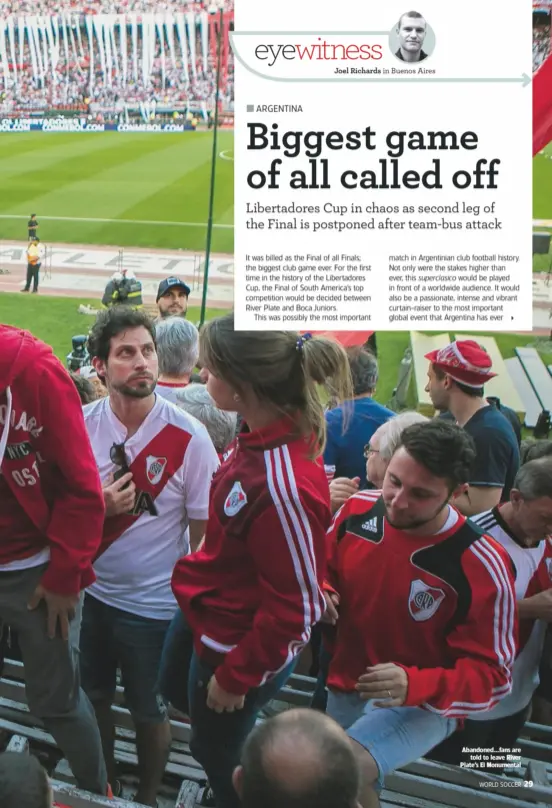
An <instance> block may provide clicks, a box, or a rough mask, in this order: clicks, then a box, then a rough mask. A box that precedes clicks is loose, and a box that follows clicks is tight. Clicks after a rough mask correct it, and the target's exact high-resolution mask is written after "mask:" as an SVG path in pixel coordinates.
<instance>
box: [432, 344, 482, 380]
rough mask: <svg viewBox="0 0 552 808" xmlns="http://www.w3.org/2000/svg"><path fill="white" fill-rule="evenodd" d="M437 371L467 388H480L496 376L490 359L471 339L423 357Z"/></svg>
mask: <svg viewBox="0 0 552 808" xmlns="http://www.w3.org/2000/svg"><path fill="white" fill-rule="evenodd" d="M425 358H426V359H429V361H430V362H432V363H433V364H434V365H435V366H436V367H437V368H439V370H442V371H443V373H446V374H447V376H450V378H451V379H454V381H455V382H459V383H460V384H465V385H466V386H467V387H473V388H480V387H483V386H484V385H485V384H486V383H487V382H488V381H490V380H491V379H493V378H494V377H495V376H496V373H493V372H492V370H491V368H492V366H493V363H492V360H491V357H490V356H489V354H488V353H487V351H485V350H484V349H483V348H482V347H481V345H478V344H477V342H474V340H472V339H465V340H457V341H455V342H451V343H450V345H447V346H446V347H445V348H441V349H440V350H438V351H431V353H428V354H426V355H425Z"/></svg>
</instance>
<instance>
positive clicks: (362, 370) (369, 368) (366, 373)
mask: <svg viewBox="0 0 552 808" xmlns="http://www.w3.org/2000/svg"><path fill="white" fill-rule="evenodd" d="M347 357H348V359H349V367H350V369H351V376H352V379H353V395H354V398H353V399H352V400H351V401H344V402H342V403H341V404H340V405H339V406H337V407H335V409H332V410H328V412H327V413H326V424H327V438H326V448H325V450H324V465H325V467H326V474H327V476H328V479H332V478H338V477H346V478H348V479H350V480H353V479H355V478H356V479H357V480H358V481H359V484H360V485H363V484H365V483H366V463H365V460H364V455H363V450H364V447H365V446H366V444H367V443H369V441H370V438H371V437H372V435H373V434H374V432H375V431H376V429H377V428H378V427H379V426H381V424H383V423H384V422H385V421H387V420H388V419H389V418H392V416H393V415H394V413H393V412H392V411H391V410H388V409H387V407H384V406H383V405H382V404H378V402H377V401H374V399H373V398H372V396H373V394H374V393H375V391H376V384H377V381H378V363H377V359H376V358H375V356H373V354H371V353H370V352H369V351H367V350H366V349H365V348H362V347H356V348H348V349H347Z"/></svg>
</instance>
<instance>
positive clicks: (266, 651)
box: [172, 419, 331, 695]
mask: <svg viewBox="0 0 552 808" xmlns="http://www.w3.org/2000/svg"><path fill="white" fill-rule="evenodd" d="M292 429H293V424H292V422H291V421H290V420H289V419H285V420H283V421H279V422H277V423H275V424H272V425H271V426H269V427H267V428H265V429H262V430H258V431H254V432H247V431H243V432H242V433H241V434H240V435H239V437H238V439H237V440H236V441H235V443H234V444H233V445H232V447H231V448H230V450H229V452H228V453H227V455H226V460H225V461H224V462H223V463H222V465H221V467H220V468H219V470H218V471H217V473H216V474H215V476H214V478H213V483H212V487H211V494H210V502H209V520H208V523H207V530H206V534H205V542H204V545H203V546H202V548H201V549H200V550H199V551H198V552H196V553H193V554H192V555H189V556H186V557H184V558H182V559H181V560H180V561H179V562H178V563H177V565H176V567H175V570H174V573H173V579H172V586H173V592H174V594H175V597H176V599H177V601H178V603H179V605H180V607H181V609H182V611H183V612H184V615H185V617H186V620H187V622H188V624H189V625H190V627H191V629H192V632H193V634H194V644H195V648H196V650H197V653H198V654H199V656H200V657H201V656H204V657H205V658H208V657H209V656H211V657H212V655H213V652H218V653H219V654H221V657H220V659H221V664H220V665H219V666H218V667H217V681H218V682H219V684H220V686H221V687H222V688H223V689H224V690H226V691H228V692H229V693H235V694H236V695H241V694H245V693H247V692H248V691H249V690H250V689H251V688H255V687H259V686H260V685H262V684H264V683H265V682H266V681H268V680H269V679H270V678H271V677H272V676H274V675H275V674H276V673H277V672H279V671H280V670H281V669H282V668H283V667H284V666H285V665H287V664H288V663H289V662H291V660H292V659H293V657H294V656H295V655H296V654H297V653H298V652H299V651H300V650H301V649H302V648H303V646H304V645H305V643H307V642H308V640H309V637H310V630H311V627H312V626H313V625H314V624H315V623H317V622H318V621H319V620H320V618H321V616H322V613H323V610H324V597H323V595H322V585H323V581H324V577H325V573H326V531H327V529H328V527H329V525H330V522H331V512H330V496H329V487H328V483H327V480H326V476H325V473H324V468H323V466H322V464H321V463H318V462H314V461H312V460H310V459H309V457H308V447H307V443H306V441H305V440H304V439H303V438H299V437H297V436H296V434H293V433H292V432H291V431H290V430H292Z"/></svg>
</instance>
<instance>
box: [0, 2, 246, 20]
mask: <svg viewBox="0 0 552 808" xmlns="http://www.w3.org/2000/svg"><path fill="white" fill-rule="evenodd" d="M211 7H215V8H218V7H219V3H218V1H217V3H216V4H213V2H211V0H156V2H152V0H4V2H3V3H2V7H1V9H0V13H1V15H2V16H3V17H4V16H8V14H16V15H19V14H61V13H64V12H65V13H71V14H138V13H140V12H143V13H150V12H152V11H155V12H156V13H160V12H162V11H203V10H209V9H210V8H211ZM224 8H225V9H226V10H228V11H230V10H231V9H233V8H234V0H224Z"/></svg>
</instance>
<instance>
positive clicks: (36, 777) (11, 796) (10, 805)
mask: <svg viewBox="0 0 552 808" xmlns="http://www.w3.org/2000/svg"><path fill="white" fill-rule="evenodd" d="M51 804H52V802H51V797H50V787H49V785H48V777H47V775H46V772H45V771H44V769H43V768H42V766H41V765H40V763H39V762H38V760H37V759H36V758H35V757H34V756H33V755H25V754H22V753H21V752H4V753H2V754H0V805H1V806H2V808H50V806H51Z"/></svg>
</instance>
